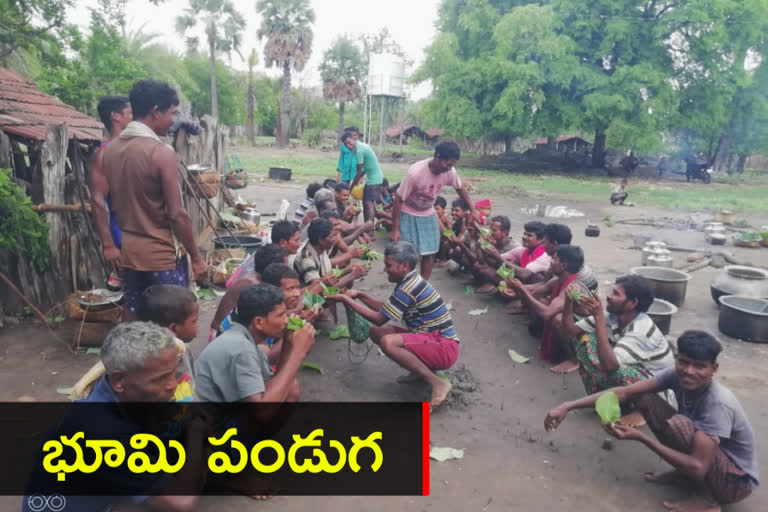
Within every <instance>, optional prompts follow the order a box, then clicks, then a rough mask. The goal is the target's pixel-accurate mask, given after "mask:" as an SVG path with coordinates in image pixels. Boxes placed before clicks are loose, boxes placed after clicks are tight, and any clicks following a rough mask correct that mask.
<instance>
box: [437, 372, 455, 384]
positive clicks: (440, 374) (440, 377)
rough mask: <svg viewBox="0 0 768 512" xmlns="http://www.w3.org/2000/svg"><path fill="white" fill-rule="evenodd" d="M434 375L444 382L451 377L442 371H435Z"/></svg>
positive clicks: (448, 380)
mask: <svg viewBox="0 0 768 512" xmlns="http://www.w3.org/2000/svg"><path fill="white" fill-rule="evenodd" d="M435 375H437V378H438V379H443V380H444V381H446V382H451V378H450V377H449V376H447V375H446V374H444V373H443V372H435Z"/></svg>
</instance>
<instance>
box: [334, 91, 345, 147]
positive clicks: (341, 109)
mask: <svg viewBox="0 0 768 512" xmlns="http://www.w3.org/2000/svg"><path fill="white" fill-rule="evenodd" d="M342 135H344V100H341V101H339V136H338V137H336V147H340V146H339V145H340V144H341V136H342Z"/></svg>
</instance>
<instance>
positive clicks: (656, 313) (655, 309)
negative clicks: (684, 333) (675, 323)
mask: <svg viewBox="0 0 768 512" xmlns="http://www.w3.org/2000/svg"><path fill="white" fill-rule="evenodd" d="M677 311H678V310H677V306H675V305H674V304H672V303H671V302H667V301H665V300H661V299H653V304H651V307H650V308H648V316H649V317H651V320H653V323H655V324H656V327H658V328H659V330H660V331H661V332H662V334H664V335H665V336H666V335H667V334H669V328H670V327H671V326H672V315H674V314H675V313H677Z"/></svg>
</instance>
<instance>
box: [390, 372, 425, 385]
mask: <svg viewBox="0 0 768 512" xmlns="http://www.w3.org/2000/svg"><path fill="white" fill-rule="evenodd" d="M395 380H396V381H397V382H399V383H400V384H413V383H414V382H419V381H420V380H422V379H421V375H419V374H418V373H413V372H411V373H409V374H408V375H401V376H399V377H398V378H396V379H395Z"/></svg>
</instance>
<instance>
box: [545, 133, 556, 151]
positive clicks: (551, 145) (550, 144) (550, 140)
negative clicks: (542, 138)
mask: <svg viewBox="0 0 768 512" xmlns="http://www.w3.org/2000/svg"><path fill="white" fill-rule="evenodd" d="M547 149H548V150H550V151H557V139H556V138H555V137H552V136H549V137H547Z"/></svg>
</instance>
